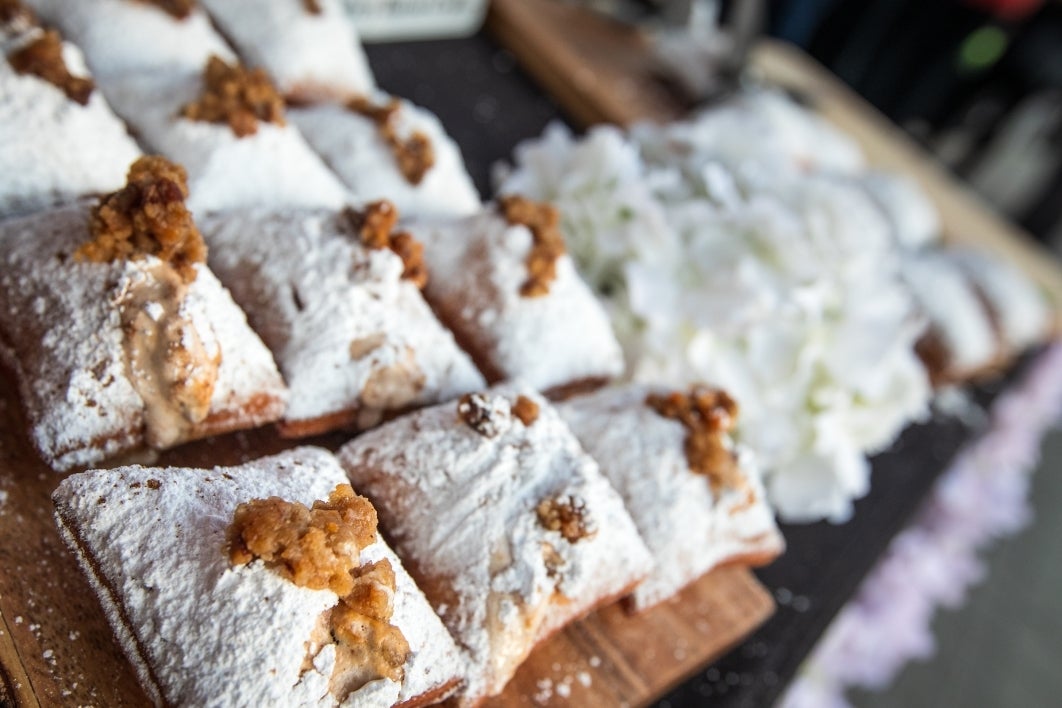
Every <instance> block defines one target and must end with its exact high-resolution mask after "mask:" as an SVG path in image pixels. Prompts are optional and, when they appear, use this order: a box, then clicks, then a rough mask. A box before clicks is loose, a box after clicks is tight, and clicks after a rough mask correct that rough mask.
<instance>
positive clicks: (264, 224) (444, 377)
mask: <svg viewBox="0 0 1062 708" xmlns="http://www.w3.org/2000/svg"><path fill="white" fill-rule="evenodd" d="M396 218H397V212H396V211H395V210H394V208H393V207H392V206H391V205H390V204H389V203H387V202H377V203H374V204H371V205H369V206H368V207H366V208H365V209H364V210H362V211H357V210H354V209H347V210H345V211H343V212H338V213H337V212H332V211H325V210H287V211H273V210H246V211H233V212H229V213H226V214H222V215H218V216H216V217H212V218H208V219H206V220H204V222H203V233H204V235H205V238H206V240H207V243H208V244H209V246H210V266H211V268H212V269H213V270H214V272H216V273H217V274H218V277H220V278H221V280H222V282H224V283H225V284H226V285H227V286H228V287H229V289H230V290H231V292H232V294H233V297H234V298H235V299H236V302H238V303H239V304H240V306H241V307H243V309H244V311H245V312H247V316H248V318H249V319H250V322H251V325H252V326H253V327H254V328H255V330H256V331H257V332H258V333H259V334H260V335H261V336H262V338H263V340H264V341H265V343H266V345H267V346H269V348H270V349H271V350H272V351H273V354H274V356H275V357H276V360H277V364H278V365H279V367H280V370H281V372H282V373H283V374H284V378H285V380H286V381H287V384H288V388H289V390H290V399H289V403H288V409H287V412H286V413H285V415H284V420H283V421H282V422H281V432H282V433H284V434H285V435H289V436H292V437H296V436H301V435H310V434H314V433H319V432H323V431H325V430H329V429H332V428H336V427H340V426H348V425H351V424H354V425H356V426H357V427H363V428H364V427H369V426H371V425H375V424H376V423H377V422H379V419H380V417H381V415H383V414H388V413H394V412H396V411H400V410H403V409H408V408H411V407H415V406H421V405H425V404H428V403H437V402H439V401H445V400H449V399H451V398H455V397H457V396H459V395H461V394H463V393H467V392H469V391H475V390H478V389H480V388H482V387H483V386H484V382H483V377H482V376H481V375H480V373H479V371H477V370H476V367H475V366H474V365H473V364H472V361H471V359H469V358H468V355H467V354H465V353H464V352H463V351H461V349H459V348H458V346H457V344H456V343H455V342H454V338H453V335H452V334H450V332H449V331H447V330H446V329H445V328H444V327H443V326H442V325H441V324H439V321H438V320H436V319H435V315H434V314H433V313H432V311H431V308H429V307H428V305H427V303H426V302H425V301H424V298H423V297H422V296H421V294H420V288H419V286H421V285H423V283H424V278H426V277H429V275H428V274H427V273H426V272H425V270H424V268H423V264H422V263H421V262H420V260H419V258H418V255H419V250H418V249H419V247H418V246H417V244H416V243H414V242H413V241H412V239H411V238H410V237H409V235H408V234H402V233H400V232H399V233H396V232H394V225H395V220H396Z"/></svg>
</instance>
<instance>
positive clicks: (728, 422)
mask: <svg viewBox="0 0 1062 708" xmlns="http://www.w3.org/2000/svg"><path fill="white" fill-rule="evenodd" d="M645 403H646V405H648V406H649V407H650V408H652V409H653V410H654V411H656V412H657V413H658V414H660V415H662V416H664V417H665V418H671V419H672V420H677V421H679V422H680V423H682V425H683V426H684V427H685V428H686V443H685V449H686V461H687V462H688V463H689V467H690V470H691V471H693V472H696V473H697V474H703V475H705V476H706V477H708V480H709V483H710V484H711V486H712V491H714V492H718V491H719V490H720V489H738V488H740V487H742V486H744V478H743V477H742V475H741V474H740V472H739V470H738V465H737V459H736V457H735V456H734V453H733V452H731V451H730V450H729V449H728V448H727V445H726V441H725V436H726V435H727V434H728V433H730V432H731V431H732V430H733V429H734V425H735V423H736V422H737V416H738V405H737V402H736V401H734V399H733V398H731V397H730V395H729V394H727V393H726V391H723V390H721V389H716V388H709V387H707V386H694V387H692V388H691V389H690V391H689V393H683V392H681V391H675V392H672V393H670V394H667V395H659V394H650V395H649V396H648V397H647V398H646V401H645Z"/></svg>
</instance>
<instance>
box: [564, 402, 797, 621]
mask: <svg viewBox="0 0 1062 708" xmlns="http://www.w3.org/2000/svg"><path fill="white" fill-rule="evenodd" d="M666 393H668V392H667V391H664V390H662V389H657V388H653V387H650V386H646V385H641V384H629V385H624V386H619V387H612V388H606V389H603V390H601V391H598V392H597V393H593V394H590V395H588V396H583V397H579V398H575V399H572V400H570V401H568V402H565V403H562V404H559V405H558V406H557V410H558V411H559V413H560V415H561V417H562V418H563V419H564V420H565V421H567V423H568V424H569V426H570V427H571V429H572V431H573V432H574V433H575V436H576V437H577V438H578V439H579V441H580V442H581V443H582V444H583V446H584V448H585V449H586V451H587V452H588V453H589V454H590V455H591V456H592V457H593V458H594V459H595V460H597V461H598V463H599V464H600V465H601V471H602V473H604V475H605V476H606V477H607V478H608V479H609V481H610V482H611V483H612V485H613V486H614V487H615V489H616V490H617V491H618V492H619V494H620V496H622V497H623V500H624V503H625V504H626V506H627V510H628V511H629V512H630V514H631V517H632V518H633V519H634V523H635V525H636V526H637V527H638V531H639V533H640V534H641V536H642V538H643V539H644V540H645V543H646V545H647V546H648V547H649V550H650V551H651V553H652V556H653V561H654V568H653V571H652V573H650V575H649V577H648V578H647V579H646V580H645V581H644V582H643V583H642V584H641V585H639V586H638V587H637V588H635V589H634V592H633V594H632V596H631V600H632V604H633V606H634V607H635V608H636V609H638V610H643V609H646V608H648V607H651V606H652V605H654V604H656V603H658V602H661V601H662V600H665V599H667V598H668V597H670V596H672V595H674V594H675V593H677V592H678V591H679V590H681V589H682V588H683V587H685V585H686V584H688V583H690V582H692V581H693V580H695V579H697V578H698V577H700V576H701V575H703V574H704V573H707V572H708V571H710V570H711V569H712V568H714V567H716V566H718V565H721V564H723V563H726V562H728V561H732V560H735V559H741V560H745V559H750V560H753V559H754V560H756V561H758V562H760V563H762V562H766V561H768V560H770V559H772V558H773V557H775V556H777V555H778V554H779V553H781V551H782V549H783V546H784V542H783V539H782V536H781V534H780V533H779V532H778V529H777V527H776V526H775V523H774V515H773V513H772V512H771V510H770V508H769V507H768V506H767V503H766V501H765V499H764V493H763V486H762V484H761V482H760V475H759V471H758V469H757V468H756V466H755V464H754V461H753V460H752V459H751V456H750V455H749V454H748V453H747V452H745V451H743V450H740V449H738V450H736V452H737V454H738V460H739V464H738V468H737V474H738V475H740V477H741V479H742V484H741V485H731V486H725V487H722V488H720V489H719V490H718V491H714V490H713V488H712V485H711V484H710V483H709V479H708V478H707V477H706V476H705V475H703V474H699V473H697V472H694V471H692V470H691V469H690V466H689V461H688V459H687V454H686V438H687V429H686V427H685V426H684V425H683V424H682V423H681V422H679V421H677V420H673V419H670V418H667V417H664V416H661V415H660V414H659V413H657V412H656V411H655V410H654V409H653V408H652V407H651V406H649V405H647V403H646V400H647V398H648V397H649V396H650V395H664V394H666ZM727 444H728V445H730V446H733V443H731V442H729V441H727Z"/></svg>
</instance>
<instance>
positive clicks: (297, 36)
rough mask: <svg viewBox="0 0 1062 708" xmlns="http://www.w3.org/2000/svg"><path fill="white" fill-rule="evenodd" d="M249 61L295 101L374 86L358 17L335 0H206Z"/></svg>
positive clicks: (366, 90) (334, 97) (354, 92)
mask: <svg viewBox="0 0 1062 708" xmlns="http://www.w3.org/2000/svg"><path fill="white" fill-rule="evenodd" d="M202 3H203V5H204V7H206V9H207V11H208V12H209V13H210V15H211V16H212V17H213V18H214V21H215V22H217V24H218V26H219V27H221V29H222V31H223V32H225V34H226V35H227V36H228V37H229V38H231V39H232V41H233V43H234V44H235V45H236V49H237V51H238V52H239V54H240V56H241V57H242V58H243V60H244V62H246V63H247V65H248V66H260V67H262V68H263V69H265V70H266V72H267V73H268V74H269V75H270V76H271V77H272V78H273V81H274V82H275V83H276V85H277V88H278V89H280V92H281V93H282V94H284V96H285V97H286V98H288V99H289V100H291V101H293V102H295V103H306V102H313V101H325V100H346V99H348V98H351V97H353V96H356V95H362V94H368V93H371V92H372V91H373V90H374V89H375V80H374V79H373V76H372V71H371V70H370V69H369V63H368V60H367V59H366V57H365V52H364V51H363V50H362V48H361V42H360V40H359V38H358V35H357V32H356V30H355V29H354V25H353V23H352V22H351V21H350V20H349V19H348V18H347V16H346V14H345V13H344V11H343V8H342V7H341V5H340V3H339V2H337V1H336V0H316V4H317V7H318V9H319V12H317V13H313V12H309V11H308V9H307V7H306V6H305V5H304V4H303V3H301V2H298V1H297V0H293V1H292V2H288V1H287V0H284V1H283V2H274V3H271V4H270V6H269V12H262V11H261V0H202Z"/></svg>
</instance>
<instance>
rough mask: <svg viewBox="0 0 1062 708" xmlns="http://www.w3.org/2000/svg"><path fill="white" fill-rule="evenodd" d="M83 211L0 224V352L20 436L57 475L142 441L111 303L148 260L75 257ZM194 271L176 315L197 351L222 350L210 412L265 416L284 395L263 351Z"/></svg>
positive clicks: (236, 423) (213, 284)
mask: <svg viewBox="0 0 1062 708" xmlns="http://www.w3.org/2000/svg"><path fill="white" fill-rule="evenodd" d="M88 215H89V209H88V207H87V206H77V207H70V208H66V209H62V210H57V211H52V212H46V213H43V214H39V215H36V216H29V217H24V218H20V219H11V220H8V221H5V222H2V223H0V245H2V248H3V256H2V258H3V261H2V264H3V267H2V268H0V293H2V294H3V298H2V300H0V301H2V302H3V303H5V304H4V305H3V306H2V308H0V351H2V353H3V355H4V357H5V360H6V363H7V364H8V366H10V367H11V368H12V369H13V370H14V371H15V373H16V375H17V379H18V381H19V387H20V394H21V396H22V400H23V405H24V406H25V408H26V412H27V417H28V419H29V424H30V428H31V437H32V438H33V440H34V443H35V444H36V446H37V448H38V449H39V450H40V452H41V454H42V455H43V456H44V458H45V460H46V461H47V462H48V463H49V464H50V465H51V466H53V467H55V468H56V469H59V470H63V469H69V468H70V467H73V466H77V465H87V464H91V463H94V462H98V461H100V460H102V459H105V458H107V457H109V456H112V455H114V454H116V453H118V452H120V451H122V450H126V449H129V448H132V447H136V446H138V445H140V444H141V443H142V441H143V439H142V432H141V430H142V427H143V401H142V400H141V398H140V396H139V394H138V393H137V392H136V390H135V389H134V387H133V384H132V383H131V381H130V379H129V375H128V373H127V369H126V364H125V352H124V349H123V336H122V330H121V321H120V318H119V315H118V308H117V306H116V304H117V298H118V297H119V296H120V295H119V294H120V293H121V292H122V291H123V289H124V288H127V287H130V286H131V285H132V284H133V283H135V282H136V281H138V280H141V279H143V278H146V277H149V276H148V273H149V272H150V270H151V267H152V266H153V265H155V264H157V263H158V261H157V259H154V258H145V259H143V260H140V261H132V262H127V263H118V264H100V263H86V262H80V261H78V260H76V259H75V258H74V257H73V254H74V252H75V251H76V250H77V248H78V246H80V244H82V243H84V242H85V241H87V240H88V239H89V234H88V227H87V224H88ZM197 268H199V271H198V277H197V278H196V279H195V280H194V281H193V282H192V284H191V285H190V286H189V293H188V297H187V298H186V300H185V301H184V303H183V304H182V311H181V314H182V316H184V317H186V318H187V319H188V320H189V321H191V322H192V323H193V325H194V327H195V329H196V331H197V332H198V333H199V334H200V336H201V337H202V338H203V339H204V343H205V344H207V345H208V350H212V349H220V350H221V357H222V360H221V366H220V368H219V373H218V381H217V384H216V386H215V390H214V395H213V398H212V400H211V406H210V416H212V417H213V416H221V417H229V418H230V420H229V422H228V424H227V425H226V426H225V427H226V429H233V428H237V427H249V426H251V425H253V424H256V423H262V422H266V421H268V420H275V419H276V418H277V417H279V416H280V414H281V412H282V406H283V403H284V401H285V399H286V394H285V389H284V386H283V382H282V381H281V379H280V374H279V373H278V372H277V370H276V366H275V365H274V363H273V360H272V357H271V355H270V354H269V352H268V350H266V348H265V346H264V345H263V344H262V342H261V340H259V339H258V337H257V336H255V334H254V333H253V332H252V331H251V330H250V328H249V327H248V326H247V323H246V320H245V318H244V315H243V313H242V312H241V311H240V310H239V308H237V307H236V305H235V303H233V302H232V299H231V297H230V296H229V294H228V292H227V291H226V290H225V289H224V288H222V287H221V285H220V284H219V283H218V281H217V279H216V278H214V276H213V275H212V274H211V273H210V272H209V271H208V270H207V269H206V268H204V267H201V266H197ZM149 306H150V304H149ZM263 396H265V397H267V398H269V399H271V400H273V401H274V404H273V405H272V406H266V407H263V408H262V410H260V411H258V414H257V417H248V416H247V415H246V413H245V412H244V409H245V407H246V406H247V405H248V404H249V403H251V401H252V400H255V399H260V398H261V397H263Z"/></svg>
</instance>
